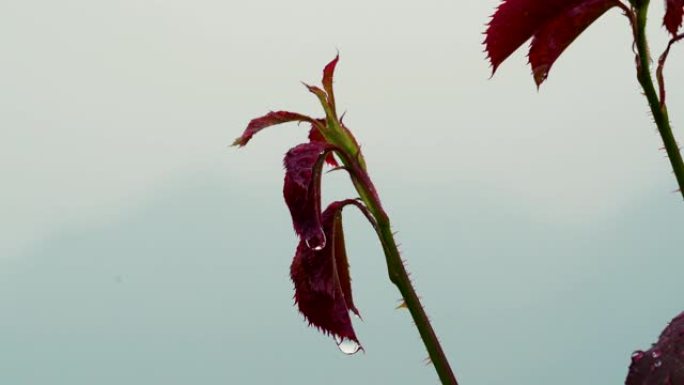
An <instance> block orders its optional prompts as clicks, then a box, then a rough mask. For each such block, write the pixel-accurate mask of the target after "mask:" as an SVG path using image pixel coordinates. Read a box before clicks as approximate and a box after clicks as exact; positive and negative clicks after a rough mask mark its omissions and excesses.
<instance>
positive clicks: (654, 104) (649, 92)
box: [634, 0, 684, 198]
mask: <svg viewBox="0 0 684 385" xmlns="http://www.w3.org/2000/svg"><path fill="white" fill-rule="evenodd" d="M648 5H649V1H648V0H645V1H642V2H640V4H639V5H638V6H636V7H635V10H636V26H635V27H634V39H635V42H636V48H637V52H638V55H637V79H638V80H639V84H641V88H643V90H644V95H645V96H646V99H647V100H648V105H649V107H651V113H652V114H653V120H655V123H656V125H657V126H658V132H659V133H660V137H661V138H662V140H663V144H664V146H665V151H667V157H668V158H669V159H670V163H671V164H672V169H673V170H674V174H675V177H676V178H677V183H678V184H679V192H680V193H681V194H682V198H684V160H682V154H681V152H680V150H679V146H678V145H677V141H676V140H675V137H674V135H673V134H672V127H671V126H670V119H669V117H668V114H667V105H665V103H664V100H663V101H661V100H660V99H659V97H658V92H657V91H656V89H655V86H654V84H653V78H652V76H651V56H650V54H649V49H648V40H647V38H646V22H647V19H648Z"/></svg>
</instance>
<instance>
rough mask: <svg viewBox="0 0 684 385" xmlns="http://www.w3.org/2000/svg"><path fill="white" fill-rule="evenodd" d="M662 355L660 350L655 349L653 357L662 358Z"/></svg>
mask: <svg viewBox="0 0 684 385" xmlns="http://www.w3.org/2000/svg"><path fill="white" fill-rule="evenodd" d="M660 355H661V353H660V350H654V351H653V353H651V357H653V358H655V359H658V358H660Z"/></svg>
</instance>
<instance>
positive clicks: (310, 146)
mask: <svg viewBox="0 0 684 385" xmlns="http://www.w3.org/2000/svg"><path fill="white" fill-rule="evenodd" d="M328 151H332V147H331V146H330V145H328V144H327V143H322V142H310V143H303V144H300V145H298V146H296V147H294V148H292V149H291V150H290V151H288V152H287V154H286V155H285V160H284V164H285V171H286V172H285V185H284V187H283V195H284V196H285V203H287V206H288V208H289V209H290V214H291V215H292V224H293V227H294V229H295V232H296V233H297V235H299V236H300V237H301V239H302V240H303V241H304V243H306V244H307V245H308V246H309V247H311V248H314V249H320V248H323V247H324V246H325V244H326V237H325V234H324V232H323V229H322V227H321V222H320V215H321V169H322V167H323V158H324V157H325V156H326V155H327V152H328Z"/></svg>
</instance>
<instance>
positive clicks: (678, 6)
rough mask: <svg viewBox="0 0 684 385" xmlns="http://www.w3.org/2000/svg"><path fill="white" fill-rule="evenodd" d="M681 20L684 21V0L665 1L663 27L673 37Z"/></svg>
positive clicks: (680, 24)
mask: <svg viewBox="0 0 684 385" xmlns="http://www.w3.org/2000/svg"><path fill="white" fill-rule="evenodd" d="M682 19H684V0H666V1H665V17H664V18H663V25H664V26H665V28H667V30H668V31H669V32H670V33H671V34H672V36H673V37H674V36H676V35H677V32H678V31H679V27H681V26H682Z"/></svg>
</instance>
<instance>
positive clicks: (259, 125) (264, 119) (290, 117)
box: [233, 111, 315, 147]
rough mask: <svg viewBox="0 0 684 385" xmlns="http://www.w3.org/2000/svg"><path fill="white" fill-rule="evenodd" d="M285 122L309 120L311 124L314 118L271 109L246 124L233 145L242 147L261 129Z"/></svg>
mask: <svg viewBox="0 0 684 385" xmlns="http://www.w3.org/2000/svg"><path fill="white" fill-rule="evenodd" d="M287 122H309V123H312V124H313V123H314V122H315V120H314V119H312V118H310V117H308V116H306V115H302V114H298V113H296V112H288V111H271V112H269V113H268V114H266V115H264V116H261V117H259V118H256V119H252V120H251V121H250V122H249V124H248V125H247V128H246V129H245V132H243V133H242V136H240V137H239V138H237V139H235V141H234V142H233V146H240V147H242V146H244V145H246V144H247V142H249V140H250V139H252V136H254V134H256V133H257V132H259V131H261V130H263V129H264V128H266V127H270V126H274V125H276V124H281V123H287Z"/></svg>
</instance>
